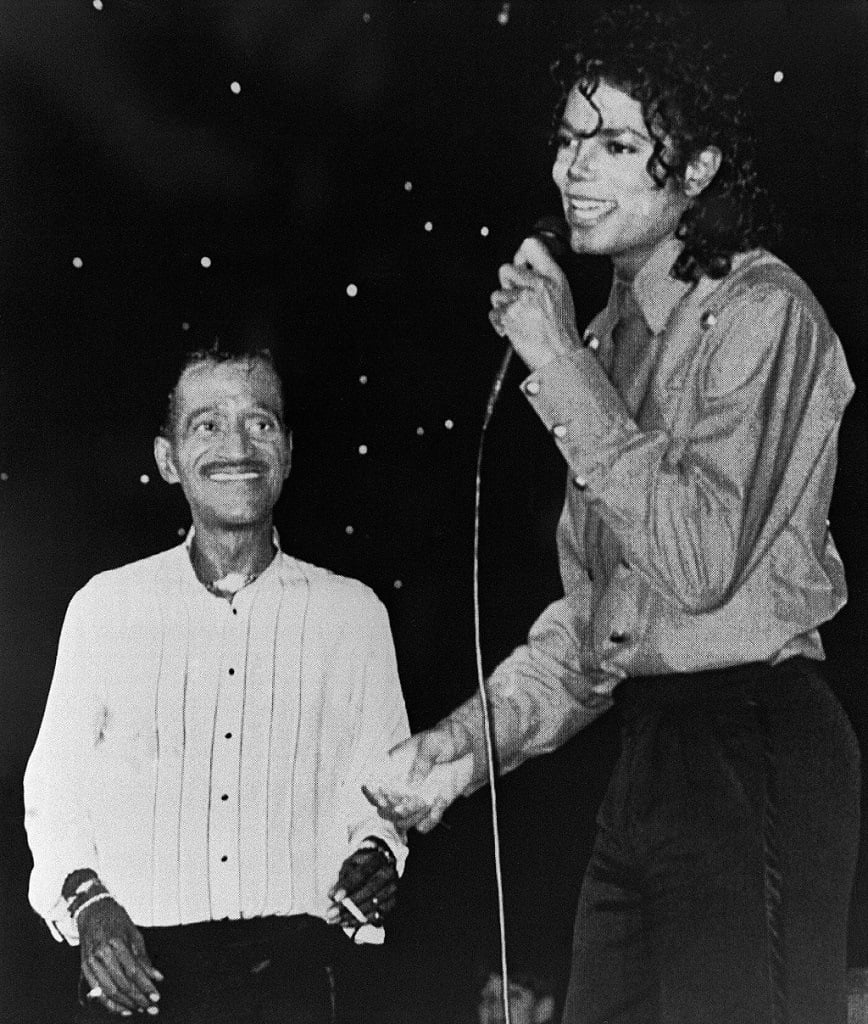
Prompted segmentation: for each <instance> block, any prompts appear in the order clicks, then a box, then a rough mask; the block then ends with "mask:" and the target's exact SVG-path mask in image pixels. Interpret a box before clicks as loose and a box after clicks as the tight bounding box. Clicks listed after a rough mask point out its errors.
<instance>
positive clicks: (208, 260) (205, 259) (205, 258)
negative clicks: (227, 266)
mask: <svg viewBox="0 0 868 1024" xmlns="http://www.w3.org/2000/svg"><path fill="white" fill-rule="evenodd" d="M199 262H200V263H201V264H202V266H203V267H204V268H205V269H206V270H207V269H208V267H210V266H211V257H210V256H203V257H202V259H201V260H199Z"/></svg>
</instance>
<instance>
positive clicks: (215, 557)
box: [190, 522, 275, 586]
mask: <svg viewBox="0 0 868 1024" xmlns="http://www.w3.org/2000/svg"><path fill="white" fill-rule="evenodd" d="M195 526H196V531H195V533H194V534H193V544H192V546H191V548H190V561H191V562H192V563H193V569H194V570H195V572H196V576H197V577H198V579H199V582H200V583H202V584H204V585H205V586H208V584H210V583H213V582H214V581H215V580H221V579H223V577H224V576H227V575H229V573H239V574H240V575H242V576H248V575H253V576H258V575H259V574H260V573H261V572H262V571H263V570H264V569H267V568H268V566H269V565H270V564H271V561H272V559H273V558H274V550H275V548H274V542H273V540H272V528H271V522H268V523H264V524H263V525H261V526H256V527H253V528H250V529H245V530H225V529H219V528H218V529H213V528H210V527H207V526H202V525H200V524H199V523H196V524H195Z"/></svg>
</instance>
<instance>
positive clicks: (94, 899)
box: [72, 892, 112, 922]
mask: <svg viewBox="0 0 868 1024" xmlns="http://www.w3.org/2000/svg"><path fill="white" fill-rule="evenodd" d="M111 898H112V894H111V893H110V892H98V893H96V895H94V896H91V897H89V898H88V899H86V900H85V901H84V903H82V905H81V906H80V907H78V908H77V909H76V911H75V913H74V914H73V915H72V919H73V921H76V922H77V921H78V915H79V914H80V913H81V912H82V910H84V908H85V907H89V906H91V905H92V904H94V903H99V901H100V900H110V899H111Z"/></svg>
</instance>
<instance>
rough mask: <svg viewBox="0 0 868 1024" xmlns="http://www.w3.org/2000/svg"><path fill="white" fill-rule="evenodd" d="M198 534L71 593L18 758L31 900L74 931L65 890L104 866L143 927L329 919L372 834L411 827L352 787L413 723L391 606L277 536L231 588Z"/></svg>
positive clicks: (68, 932)
mask: <svg viewBox="0 0 868 1024" xmlns="http://www.w3.org/2000/svg"><path fill="white" fill-rule="evenodd" d="M188 544H189V539H188V543H187V544H181V545H179V546H178V547H176V548H173V549H171V550H169V551H165V552H162V553H161V554H158V555H155V556H153V557H150V558H146V559H144V560H142V561H139V562H135V563H132V564H130V565H126V566H123V567H121V568H119V569H115V570H112V571H110V572H105V573H102V574H100V575H98V576H96V577H94V578H93V579H92V580H91V581H90V582H89V583H88V584H87V585H86V586H85V587H84V588H82V590H80V591H79V592H78V593H77V594H76V595H75V596H74V597H73V599H72V601H71V603H70V606H69V609H68V611H67V614H66V619H65V621H64V625H63V630H62V633H61V637H60V645H59V649H58V656H57V664H56V667H55V673H54V678H53V681H52V684H51V690H50V693H49V696H48V702H47V706H46V710H45V715H44V718H43V722H42V726H41V728H40V731H39V735H38V738H37V741H36V745H35V747H34V750H33V753H32V755H31V757H30V760H29V762H28V766H27V771H26V774H25V809H26V826H27V834H28V840H29V843H30V848H31V850H32V853H33V860H34V868H33V872H32V875H31V881H30V901H31V903H32V905H33V907H34V908H35V910H36V911H37V913H39V914H40V915H41V916H42V917H43V918H44V919H45V920H46V922H47V923H48V925H49V927H50V928H51V930H52V933H53V934H54V935H55V937H56V938H60V937H61V936H63V937H65V938H66V939H67V940H68V941H70V942H73V943H75V942H77V940H78V936H77V929H76V927H75V925H74V923H73V922H72V921H71V920H70V918H69V916H68V914H67V913H66V904H65V901H64V900H63V899H62V898H61V887H62V885H63V882H64V880H65V878H66V876H67V875H68V874H69V873H70V872H71V871H74V870H75V869H77V868H93V869H94V870H95V871H96V872H97V874H98V875H99V877H100V879H101V880H102V882H103V883H104V884H105V886H106V887H107V888H108V890H109V892H110V893H112V895H113V896H114V897H115V898H116V899H117V900H118V902H119V903H120V904H121V905H122V906H123V907H124V908H125V909H126V910H127V912H128V913H129V915H130V917H131V918H132V920H133V921H134V922H135V923H136V924H137V925H140V926H145V927H147V926H162V925H178V924H187V923H192V922H196V921H208V920H219V919H221V918H249V917H261V916H267V915H272V914H274V915H290V914H312V915H316V916H319V917H324V915H325V912H326V910H327V908H328V907H329V905H330V901H329V899H328V895H327V894H328V890H329V889H330V888H331V887H332V886H333V885H334V884H335V883H336V881H337V877H338V871H339V869H340V866H341V864H342V863H343V861H344V859H345V858H346V857H347V856H348V855H349V854H350V853H351V852H352V851H353V850H354V849H355V848H356V847H357V845H358V843H359V842H360V840H362V839H363V838H364V837H365V836H368V835H375V836H379V837H381V838H382V839H384V840H385V841H386V842H387V843H388V844H389V846H390V847H391V848H392V850H393V851H394V852H395V854H396V855H397V857H398V863H399V870H400V869H401V868H403V862H404V858H405V857H406V847H405V845H404V843H403V841H402V837H401V836H400V835H399V834H398V833H397V832H395V830H394V829H393V828H392V826H391V825H390V824H389V823H387V822H385V821H383V820H382V819H381V818H380V817H379V816H378V815H377V813H376V811H375V810H374V808H373V807H371V805H370V804H369V803H368V802H367V801H366V800H365V797H364V795H363V794H362V792H361V788H360V787H361V783H362V781H364V779H365V778H366V777H367V776H368V775H369V773H370V770H371V768H372V766H373V765H375V764H377V763H379V762H380V761H381V760H382V758H383V757H384V756H385V754H386V752H387V751H388V750H389V748H390V747H392V746H394V744H396V743H398V742H400V741H401V740H403V739H405V738H406V737H407V736H408V735H409V728H408V723H407V715H406V711H405V708H404V702H403V698H402V695H401V689H400V685H399V681H398V672H397V665H396V660H395V652H394V646H393V642H392V637H391V632H390V629H389V623H388V618H387V614H386V611H385V608H384V607H383V605H382V604H381V603H380V601H379V600H378V599H377V598H376V596H375V595H374V593H373V592H372V591H371V590H370V589H368V588H367V587H366V586H364V585H363V584H361V583H359V582H357V581H355V580H350V579H346V578H343V577H340V576H337V575H335V574H333V573H330V572H328V571H326V570H324V569H320V568H317V567H315V566H312V565H308V564H306V563H304V562H301V561H298V560H297V559H294V558H291V557H289V556H287V555H286V554H284V553H283V552H281V551H278V553H277V555H276V556H275V558H274V560H273V562H272V563H271V564H270V566H269V567H268V568H267V569H266V570H265V571H264V572H263V573H262V574H261V575H260V576H259V577H258V578H257V579H256V581H255V582H254V583H252V584H250V585H249V586H247V587H245V588H243V589H242V590H240V591H239V592H238V593H237V594H236V595H235V597H234V599H233V600H232V602H231V603H230V602H229V601H227V600H225V599H224V598H218V597H215V596H214V595H212V594H211V593H210V592H209V591H208V590H206V588H205V587H204V586H203V585H202V584H201V583H200V582H199V581H198V579H197V578H196V575H195V573H194V571H193V567H192V565H191V563H190V558H189V553H188Z"/></svg>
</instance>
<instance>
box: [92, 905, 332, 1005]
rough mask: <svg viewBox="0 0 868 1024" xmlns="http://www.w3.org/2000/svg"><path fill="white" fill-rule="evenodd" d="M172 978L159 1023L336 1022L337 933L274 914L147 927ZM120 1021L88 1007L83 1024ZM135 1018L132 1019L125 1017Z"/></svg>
mask: <svg viewBox="0 0 868 1024" xmlns="http://www.w3.org/2000/svg"><path fill="white" fill-rule="evenodd" d="M141 932H142V935H143V937H144V940H145V947H146V949H147V950H148V954H149V956H150V957H151V960H152V961H153V964H154V966H155V967H157V968H158V969H159V970H160V971H162V973H163V974H164V976H165V981H164V982H162V983H160V984H159V985H158V988H159V991H160V1003H159V1008H160V1012H159V1014H158V1015H157V1016H154V1017H151V1016H150V1015H148V1014H134V1015H133V1016H134V1018H135V1019H137V1020H142V1021H144V1020H154V1021H156V1022H157V1024H160V1022H162V1024H330V1022H331V1021H332V1020H333V1013H332V994H333V986H332V985H331V973H330V970H331V969H330V964H331V944H332V936H331V932H330V929H329V928H328V926H327V925H326V924H325V923H324V922H322V921H319V920H317V919H315V918H310V917H304V916H298V917H288V918H280V917H268V918H258V919H251V920H247V921H208V922H204V923H201V924H189V925H180V926H178V927H173V928H142V929H141ZM120 1019H121V1018H120V1017H118V1016H117V1015H115V1014H111V1013H109V1012H108V1011H107V1010H105V1009H104V1008H103V1007H102V1006H101V1005H93V1004H90V1005H85V1006H84V1007H82V1008H81V1009H80V1010H79V1013H78V1016H77V1017H76V1018H75V1021H76V1024H95V1022H97V1021H99V1022H105V1021H109V1020H111V1021H113V1022H115V1024H117V1021H119V1020H120ZM126 1019H130V1018H126Z"/></svg>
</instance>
